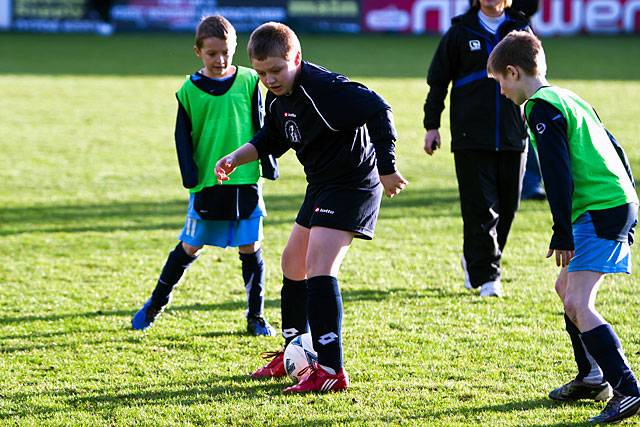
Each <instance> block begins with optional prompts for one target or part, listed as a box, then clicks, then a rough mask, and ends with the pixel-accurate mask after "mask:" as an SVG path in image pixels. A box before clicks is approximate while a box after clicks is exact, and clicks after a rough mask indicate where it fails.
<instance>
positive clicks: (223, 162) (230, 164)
mask: <svg viewBox="0 0 640 427" xmlns="http://www.w3.org/2000/svg"><path fill="white" fill-rule="evenodd" d="M236 167H237V162H236V159H235V157H234V156H232V155H228V156H225V157H223V158H221V159H220V160H218V163H216V168H215V170H214V171H215V174H216V178H217V179H218V184H222V181H228V180H229V175H231V173H232V172H233V171H234V170H235V169H236Z"/></svg>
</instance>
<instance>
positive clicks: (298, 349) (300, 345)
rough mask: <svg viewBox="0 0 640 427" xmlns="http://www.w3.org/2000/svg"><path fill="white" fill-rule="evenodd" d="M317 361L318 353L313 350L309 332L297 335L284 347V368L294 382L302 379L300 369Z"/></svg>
mask: <svg viewBox="0 0 640 427" xmlns="http://www.w3.org/2000/svg"><path fill="white" fill-rule="evenodd" d="M317 361H318V354H317V353H316V352H315V351H314V350H313V341H312V340H311V334H310V333H308V332H307V333H306V334H302V335H298V336H297V337H295V338H294V339H293V340H291V342H290V343H289V344H288V345H287V348H285V349H284V369H285V370H286V371H287V375H289V378H291V379H292V380H293V381H294V382H298V381H300V380H301V379H302V376H301V375H300V371H302V370H303V369H304V368H306V367H307V366H309V365H310V364H311V362H317Z"/></svg>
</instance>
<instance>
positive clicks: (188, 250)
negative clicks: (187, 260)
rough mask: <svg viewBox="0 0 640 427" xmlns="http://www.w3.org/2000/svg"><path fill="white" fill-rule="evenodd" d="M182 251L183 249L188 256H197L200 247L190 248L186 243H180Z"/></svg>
mask: <svg viewBox="0 0 640 427" xmlns="http://www.w3.org/2000/svg"><path fill="white" fill-rule="evenodd" d="M182 249H184V251H185V252H186V253H187V255H189V256H198V255H199V253H200V250H201V249H202V246H192V245H190V244H188V243H185V242H182Z"/></svg>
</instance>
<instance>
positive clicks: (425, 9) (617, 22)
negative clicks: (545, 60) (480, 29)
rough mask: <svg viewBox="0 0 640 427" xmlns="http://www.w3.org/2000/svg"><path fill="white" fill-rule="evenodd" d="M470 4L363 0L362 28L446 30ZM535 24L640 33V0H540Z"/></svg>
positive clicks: (571, 30)
mask: <svg viewBox="0 0 640 427" xmlns="http://www.w3.org/2000/svg"><path fill="white" fill-rule="evenodd" d="M468 8H469V1H468V0H362V4H361V19H362V22H361V28H362V30H363V31H373V32H401V33H417V34H420V33H443V32H445V31H446V30H447V29H448V28H449V26H450V25H451V18H452V17H454V16H456V15H459V14H461V13H464V12H465V11H466V10H467V9H468ZM532 25H533V28H534V30H535V31H536V32H537V33H538V34H540V35H542V36H554V35H574V34H585V33H588V34H623V33H626V34H629V33H631V34H633V33H640V0H540V9H539V11H538V13H537V14H536V15H534V17H533V18H532Z"/></svg>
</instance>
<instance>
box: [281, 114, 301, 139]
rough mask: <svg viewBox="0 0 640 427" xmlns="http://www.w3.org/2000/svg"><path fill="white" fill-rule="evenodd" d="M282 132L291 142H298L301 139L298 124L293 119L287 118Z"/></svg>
mask: <svg viewBox="0 0 640 427" xmlns="http://www.w3.org/2000/svg"><path fill="white" fill-rule="evenodd" d="M284 132H285V134H286V135H287V139H288V140H289V141H290V142H291V143H292V144H300V142H301V141H302V137H301V136H300V129H298V125H297V124H296V122H294V121H293V120H287V121H286V122H285V123H284Z"/></svg>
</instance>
